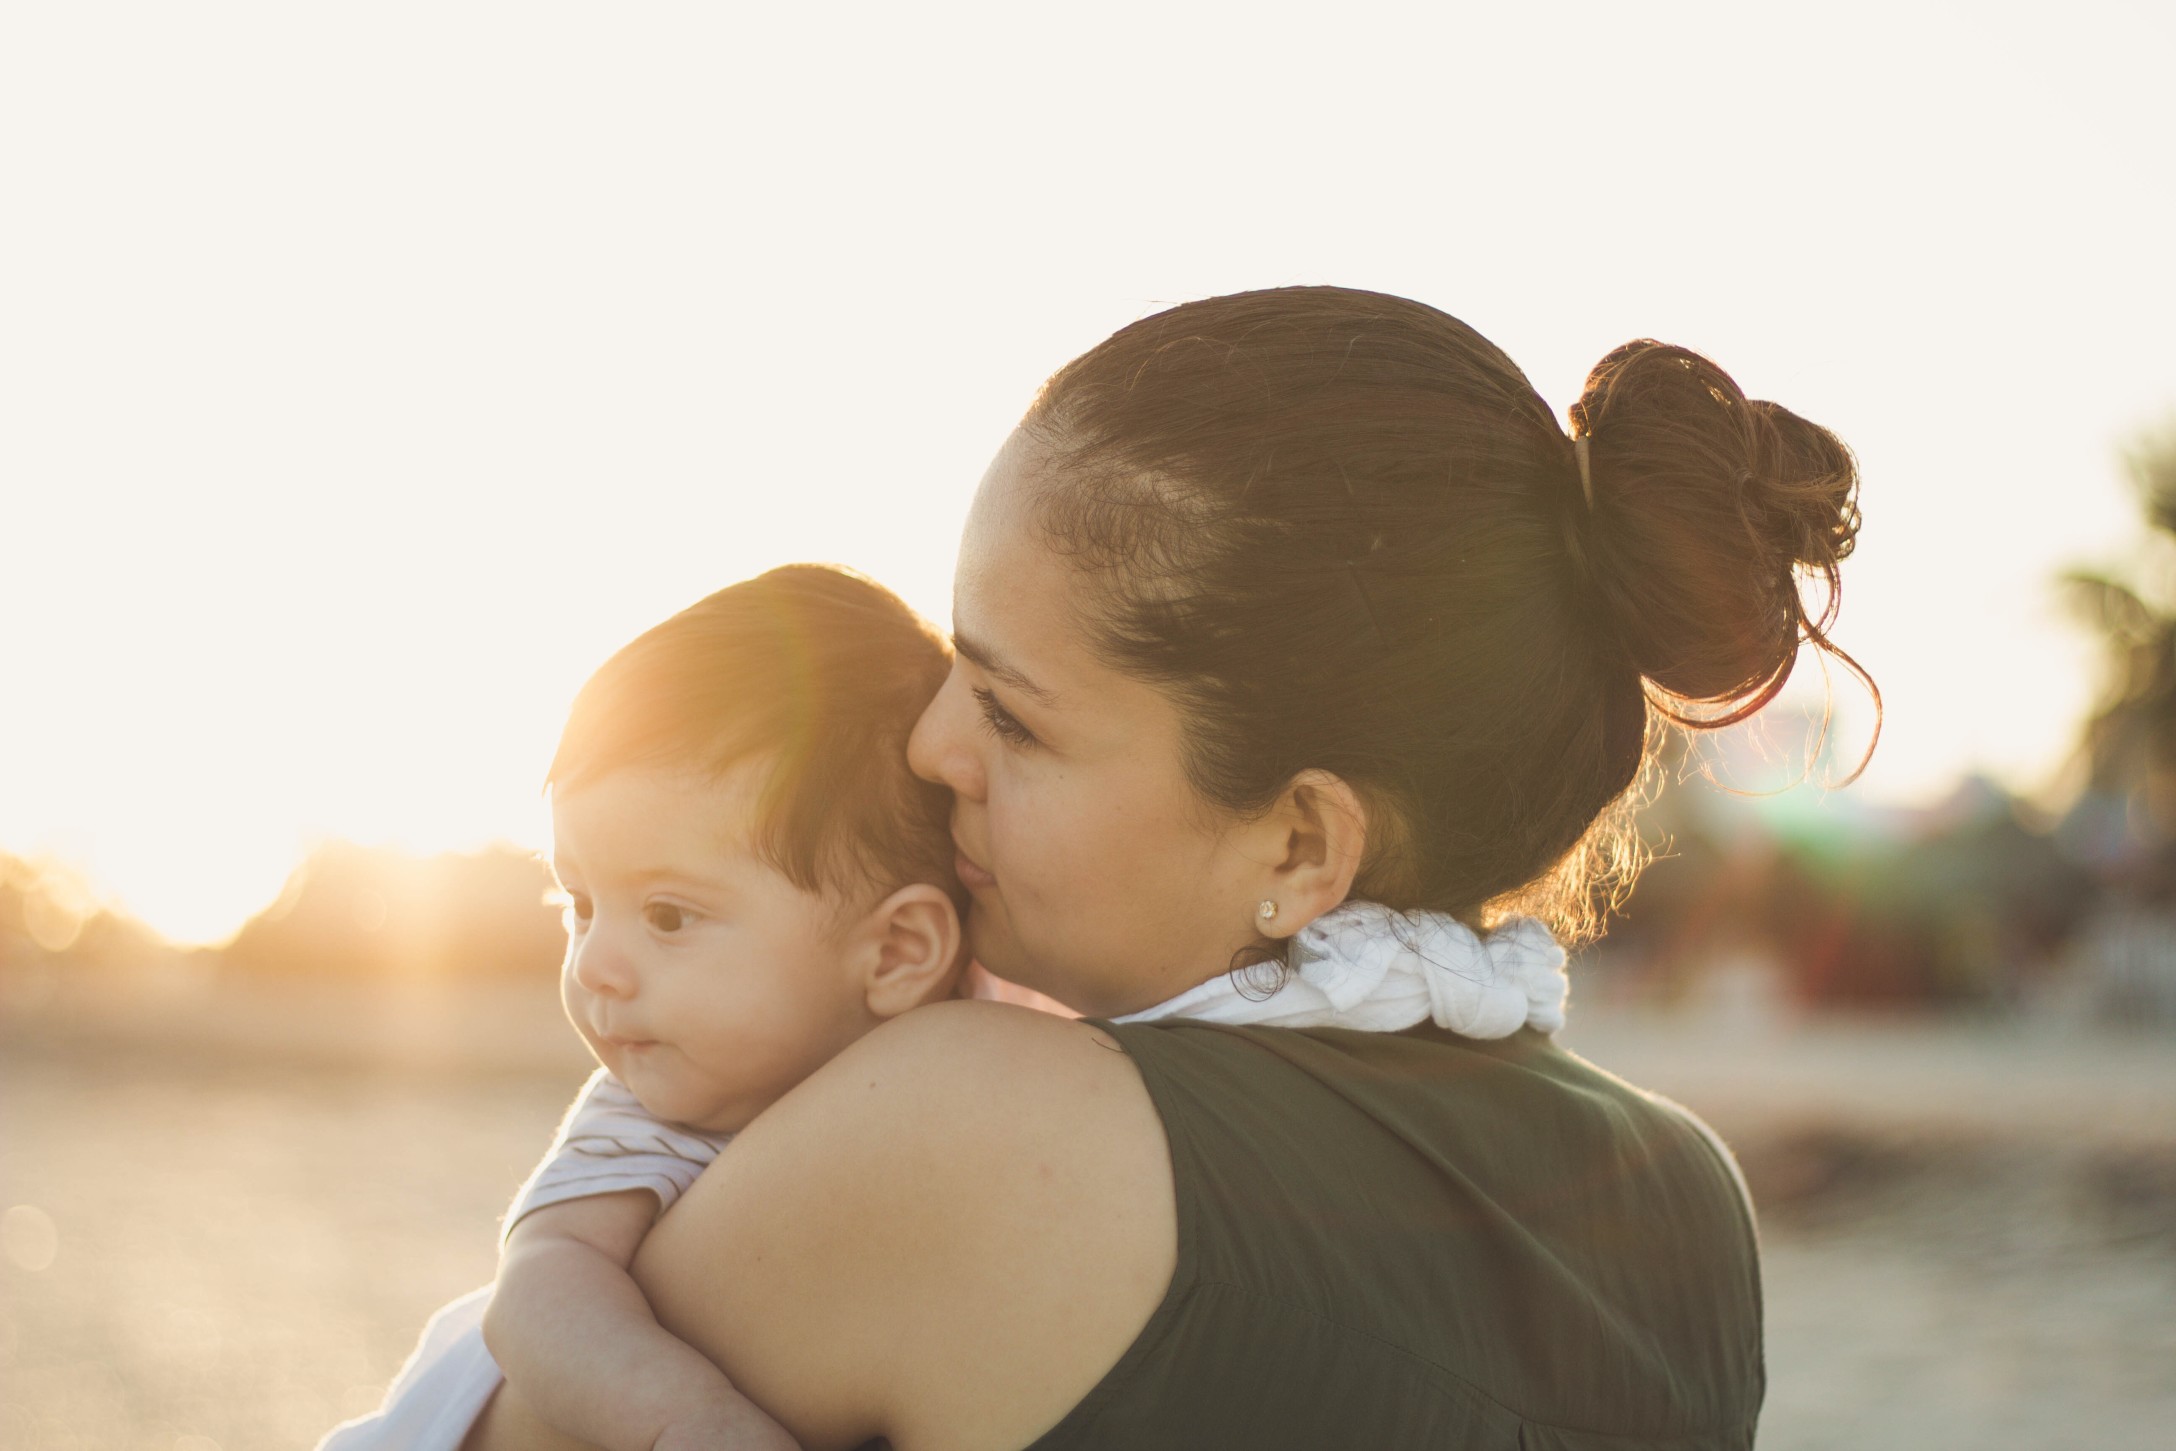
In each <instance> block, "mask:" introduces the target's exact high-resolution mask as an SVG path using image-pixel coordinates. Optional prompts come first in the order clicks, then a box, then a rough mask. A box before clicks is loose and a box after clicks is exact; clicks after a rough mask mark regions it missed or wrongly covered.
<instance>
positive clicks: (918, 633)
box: [546, 564, 964, 905]
mask: <svg viewBox="0 0 2176 1451" xmlns="http://www.w3.org/2000/svg"><path fill="white" fill-rule="evenodd" d="M950 668H951V655H950V650H949V649H948V647H947V646H946V644H945V642H944V639H943V637H942V636H941V635H939V634H938V633H937V632H936V631H935V630H933V629H932V628H931V627H930V626H929V625H928V624H927V623H926V622H925V621H923V620H922V619H921V617H920V616H918V615H916V614H915V613H914V611H912V610H910V609H908V608H907V606H906V604H905V603H904V602H902V601H901V600H900V599H899V597H898V596H896V595H894V594H893V593H892V592H891V591H889V590H887V589H885V588H884V587H883V586H882V585H880V584H878V583H876V581H874V580H872V579H869V578H867V577H865V576H863V575H860V574H856V573H854V572H853V571H852V570H848V569H842V568H840V567H838V566H836V565H823V564H789V565H785V566H783V567H782V568H779V569H773V570H771V571H769V572H767V573H765V574H760V575H758V576H756V577H755V578H754V579H749V580H743V581H741V582H740V583H739V584H735V585H729V586H727V587H726V588H725V589H722V590H719V591H718V592H717V593H716V594H714V595H711V596H710V597H709V598H707V599H704V600H702V601H700V602H698V603H696V604H693V605H690V606H689V607H688V608H687V609H684V610H682V611H681V612H680V613H679V614H677V615H674V616H673V617H672V618H671V619H669V620H667V621H665V622H664V623H663V624H661V625H658V626H656V627H654V628H653V629H650V630H648V631H646V632H644V633H643V634H642V635H640V636H638V637H637V638H636V639H635V640H633V641H632V642H631V643H629V644H628V645H626V646H624V647H623V648H622V649H620V650H619V652H618V653H616V654H614V655H613V656H612V658H611V659H609V660H607V661H605V663H604V664H603V665H602V666H600V667H599V668H598V670H597V673H596V674H594V675H592V676H591V677H590V678H589V681H588V683H587V684H585V685H584V686H583V687H582V689H581V691H580V693H579V694H577V695H576V696H575V698H574V706H573V708H572V710H570V711H569V712H568V715H567V725H566V729H565V730H564V731H563V732H562V733H561V734H560V738H559V749H558V751H557V752H556V753H555V754H554V755H553V756H552V764H551V770H550V771H549V772H548V773H547V776H546V784H547V785H548V786H550V787H551V788H553V789H556V790H565V789H568V788H570V787H573V786H576V785H579V784H580V783H581V782H583V781H585V780H593V779H595V778H596V777H598V776H602V775H604V774H606V773H608V772H611V771H616V770H622V769H626V768H628V767H650V768H659V767H663V768H679V769H685V770H690V771H694V772H698V773H702V774H706V775H722V774H724V773H725V772H726V771H728V770H730V769H731V768H732V767H734V766H736V765H738V764H739V763H741V762H743V761H746V760H749V759H752V758H755V757H758V756H763V755H770V756H772V757H773V758H774V762H773V765H772V768H771V772H770V776H769V778H768V780H767V781H766V782H765V784H764V788H763V794H762V796H761V798H760V800H759V803H758V806H757V812H756V831H755V845H756V850H757V852H758V854H759V855H760V856H761V857H762V859H763V860H764V861H766V862H768V863H769V864H770V865H771V866H773V867H775V868H777V869H778V871H779V872H781V873H782V874H784V876H785V877H786V878H787V879H788V880H789V881H791V882H793V883H794V884H795V885H796V886H798V887H800V888H801V889H802V890H804V891H810V892H815V891H820V890H823V889H826V888H829V889H832V890H834V891H846V892H860V891H862V890H865V889H867V888H870V887H874V888H877V889H879V890H881V891H885V892H889V891H892V890H895V889H897V888H899V887H902V886H906V885H908V884H910V883H914V882H930V883H934V884H936V885H938V886H941V887H943V888H944V889H945V890H946V891H948V892H950V893H952V894H953V897H954V900H955V901H959V902H961V903H962V904H963V905H964V896H963V894H962V892H961V889H960V886H959V883H958V881H957V879H956V878H955V877H954V875H953V871H952V862H953V845H952V836H951V826H950V822H951V809H952V796H951V793H950V792H948V791H946V790H945V789H944V788H943V787H941V786H933V785H931V784H929V783H928V782H926V781H922V780H920V779H918V778H917V777H916V776H915V775H914V774H913V772H911V771H909V770H908V769H907V736H908V733H909V732H911V731H912V730H913V729H914V722H915V720H916V719H917V718H918V717H919V716H920V715H921V713H922V707H923V706H925V705H927V704H928V703H929V700H930V697H931V696H933V695H935V694H936V692H937V687H938V686H939V685H941V684H942V683H943V682H944V677H945V673H946V672H947V671H948V670H949V669H950Z"/></svg>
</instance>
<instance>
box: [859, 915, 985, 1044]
mask: <svg viewBox="0 0 2176 1451" xmlns="http://www.w3.org/2000/svg"><path fill="white" fill-rule="evenodd" d="M852 950H853V952H854V954H855V956H856V958H857V960H858V965H859V967H860V969H861V971H862V974H863V976H862V986H863V991H864V993H865V995H866V998H867V1001H868V1004H869V1011H870V1012H871V1013H873V1014H875V1015H876V1016H877V1017H879V1018H896V1017H898V1016H899V1015H900V1014H901V1013H903V1012H905V1011H906V1010H907V1009H909V1008H916V1007H920V1006H921V1005H922V1004H923V1003H927V1002H934V1001H935V1000H936V999H938V998H942V997H949V996H951V993H952V986H953V983H954V981H955V980H956V979H957V978H958V976H959V966H960V914H959V909H958V908H956V907H954V906H953V905H952V898H951V897H950V896H949V895H947V894H946V893H945V891H944V890H943V889H942V888H941V887H933V886H930V885H929V884H928V883H926V882H917V883H914V884H913V885H911V886H905V887H901V888H900V889H899V890H898V891H896V892H894V893H892V894H891V895H890V896H889V897H886V898H885V899H884V900H883V901H881V902H879V903H877V904H876V906H875V907H873V908H871V909H870V911H869V914H868V915H867V916H866V917H864V918H863V919H862V921H861V926H860V928H859V929H858V930H857V931H856V933H855V941H854V946H853V949H852Z"/></svg>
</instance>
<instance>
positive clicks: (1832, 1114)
mask: <svg viewBox="0 0 2176 1451" xmlns="http://www.w3.org/2000/svg"><path fill="white" fill-rule="evenodd" d="M162 994H163V995H162ZM4 1000H5V1001H7V1002H8V1003H9V1004H11V1006H10V1007H9V1010H8V1012H7V1015H6V1016H5V1017H4V1018H0V1201H4V1204H5V1205H6V1206H8V1207H9V1210H10V1212H9V1213H8V1215H7V1217H6V1220H5V1222H4V1224H0V1448H5V1451H71V1448H86V1451H88V1448H98V1451H275V1448H294V1447H307V1446H308V1445H309V1444H310V1443H311V1442H312V1441H313V1440H314V1439H315V1437H316V1436H317V1435H318V1434H319V1433H320V1432H322V1431H323V1430H324V1428H325V1427H326V1426H327V1425H329V1424H330V1423H331V1422H333V1421H334V1420H336V1419H338V1418H339V1417H341V1416H343V1415H346V1414H351V1413H353V1412H355V1411H358V1410H361V1409H365V1408H367V1407H368V1406H369V1405H370V1404H371V1403H372V1402H373V1400H374V1399H375V1397H376V1394H377V1392H378V1390H379V1388H380V1387H382V1385H383V1383H384V1381H385V1380H386V1378H387V1377H388V1376H389V1375H390V1374H391V1372H392V1371H393V1369H394V1368H395V1367H396V1366H397V1364H398V1363H399V1361H400V1359H401V1357H402V1356H403V1354H404V1353H405V1352H406V1350H407V1348H408V1346H409V1344H410V1343H411V1341H412V1339H413V1336H414V1334H415V1331H416V1329H417V1328H418V1326H419V1325H420V1324H421V1322H422V1319H423V1317H424V1316H425V1315H426V1314H427V1313H428V1312H429V1310H430V1309H431V1308H432V1307H433V1306H435V1305H437V1304H438V1303H440V1302H441V1301H443V1300H444V1299H446V1298H448V1297H450V1296H451V1295H453V1294H455V1293H458V1292H459V1291H462V1290H464V1289H467V1288H469V1287H471V1286H472V1285H475V1284H478V1283H481V1282H482V1281H483V1280H484V1279H485V1278H487V1277H488V1276H489V1274H490V1271H491V1264H492V1253H493V1234H494V1228H495V1224H496V1219H497V1216H498V1214H499V1212H500V1211H501V1209H502V1208H503V1207H504V1205H505V1202H506V1200H507V1198H508V1196H509V1194H510V1193H511V1191H512V1190H513V1188H514V1186H515V1185H516V1184H517V1183H518V1182H519V1181H520V1179H521V1177H522V1175H523V1174H524V1173H525V1172H526V1171H527V1169H528V1167H529V1165H530V1163H531V1161H532V1160H533V1158H534V1156H535V1155H536V1154H537V1153H538V1151H539V1150H540V1148H541V1147H542V1145H543V1143H544V1141H545V1140H546V1139H547V1138H548V1136H549V1134H550V1131H551V1127H552V1125H553V1123H554V1121H555V1119H556V1117H557V1115H558V1113H559V1111H560V1109H561V1107H562V1106H563V1104H564V1102H565V1100H566V1098H567V1097H568V1095H569V1094H570V1093H571V1091H572V1089H573V1087H574V1086H575V1084H576V1083H578V1082H579V1080H580V1077H581V1072H582V1067H581V1060H580V1059H579V1057H578V1056H576V1055H575V1053H573V1052H572V1051H570V1050H569V1048H568V1046H567V1044H566V1043H565V1041H564V1040H562V1039H561V1038H559V1037H558V1036H557V1030H556V1029H555V1027H554V1026H553V1024H552V1019H551V1010H550V1004H549V1000H548V996H547V997H545V998H543V999H539V997H538V995H537V994H536V993H534V992H529V991H523V992H509V991H507V990H503V989H501V990H477V989H459V990H454V989H431V990H428V991H426V990H423V989H412V990H410V991H408V992H407V996H406V999H405V1002H406V1006H399V1005H397V1004H396V1005H393V1006H388V1004H387V1001H386V997H385V994H384V993H382V992H374V993H370V994H367V995H365V994H357V993H355V992H353V991H351V990H302V989H296V988H289V989H281V990H272V989H266V988H262V987H260V988H255V989H248V990H241V989H235V988H232V987H230V986H226V985H217V984H210V985H207V984H197V985H195V986H193V987H189V988H187V989H177V988H175V987H173V985H171V984H168V985H166V986H165V987H164V988H162V989H160V991H159V993H152V994H148V995H147V994H146V993H144V992H142V991H139V990H135V989H127V988H126V986H125V985H123V986H122V987H121V988H117V989H116V990H115V991H113V992H112V993H109V994H107V995H105V996H104V997H103V998H101V997H99V995H97V994H90V995H83V994H71V993H68V992H58V991H54V990H53V989H52V987H51V985H50V984H48V985H46V986H45V987H43V988H40V989H39V990H38V991H36V992H30V993H26V992H21V991H16V992H13V993H12V994H9V995H6V997H5V999H4ZM1571 1038H1572V1041H1573V1045H1574V1046H1575V1047H1577V1048H1579V1049H1580V1051H1582V1052H1585V1053H1586V1054H1587V1055H1588V1056H1590V1057H1592V1058H1594V1059H1595V1060H1596V1061H1598V1062H1601V1063H1602V1064H1604V1065H1605V1066H1608V1067H1611V1068H1614V1069H1616V1070H1618V1071H1620V1072H1623V1073H1624V1074H1625V1075H1626V1076H1627V1077H1630V1078H1632V1079H1634V1080H1635V1081H1637V1082H1641V1083H1644V1084H1648V1085H1651V1086H1653V1087H1656V1088H1658V1089H1660V1090H1662V1091H1666V1092H1669V1093H1671V1094H1672V1095H1673V1096H1675V1097H1678V1098H1680V1099H1682V1100H1683V1101H1686V1102H1688V1103H1690V1104H1691V1105H1692V1106H1694V1107H1695V1108H1697V1109H1699V1110H1700V1111H1701V1112H1703V1113H1705V1114H1707V1115H1708V1116H1709V1117H1710V1118H1711V1119H1713V1120H1715V1121H1716V1122H1717V1123H1718V1124H1719V1125H1720V1126H1721V1127H1722V1128H1723V1129H1724V1131H1725V1132H1726V1133H1727V1134H1729V1135H1730V1136H1731V1137H1732V1139H1733V1141H1734V1142H1735V1143H1737V1144H1738V1145H1739V1146H1740V1148H1741V1151H1742V1152H1743V1155H1744V1157H1745V1159H1746V1163H1747V1167H1748V1170H1749V1173H1750V1174H1751V1176H1752V1178H1753V1180H1754V1184H1755V1187H1756V1192H1757V1193H1758V1194H1759V1195H1760V1197H1761V1198H1762V1200H1763V1204H1764V1215H1765V1221H1764V1223H1765V1234H1766V1239H1767V1260H1766V1264H1767V1286H1768V1311H1769V1320H1768V1347H1769V1366H1770V1395H1769V1403H1768V1412H1767V1414H1766V1416H1765V1418H1764V1421H1763V1429H1762V1435H1761V1445H1762V1446H1763V1447H1764V1448H1769V1451H1810V1448H1825V1447H1837V1448H1877V1447H1898V1448H1907V1447H1908V1448H1914V1451H1919V1448H1929V1447H1949V1446H1958V1447H1964V1446H1970V1447H1975V1448H1987V1451H2009V1448H2043V1447H2045V1448H2056V1447H2075V1446H2093V1447H2095V1448H2100V1451H2123V1448H2140V1451H2144V1448H2154V1451H2166V1448H2169V1447H2171V1446H2176V1430H2172V1428H2176V1039H2172V1038H2170V1037H2168V1036H2160V1037H2150V1036H2096V1035H2092V1034H2085V1033H2079V1032H2068V1033H2062V1032H2044V1033H2026V1032H2020V1031H2018V1030H2016V1029H2010V1028H2002V1027H1993V1026H1988V1027H1979V1028H1973V1027H1969V1026H1964V1027H1960V1026H1949V1027H1928V1026H1919V1027H1910V1026H1865V1025H1859V1026H1849V1025H1813V1026H1799V1027H1795V1028H1794V1027H1786V1026H1782V1025H1778V1024H1774V1023H1770V1024H1767V1025H1765V1026H1762V1027H1759V1028H1757V1029H1748V1028H1747V1027H1746V1026H1745V1025H1742V1024H1741V1025H1731V1026H1729V1027H1728V1029H1727V1030H1725V1029H1724V1028H1723V1027H1721V1026H1719V1025H1717V1024H1716V1023H1713V1022H1706V1023H1687V1022H1682V1021H1657V1020H1645V1019H1640V1018H1636V1017H1625V1016H1622V1015H1618V1016H1590V1018H1589V1019H1588V1020H1587V1021H1585V1022H1575V1029H1574V1032H1573V1033H1572V1035H1571Z"/></svg>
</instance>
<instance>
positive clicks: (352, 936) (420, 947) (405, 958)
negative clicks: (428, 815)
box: [223, 842, 566, 980]
mask: <svg viewBox="0 0 2176 1451" xmlns="http://www.w3.org/2000/svg"><path fill="white" fill-rule="evenodd" d="M551 885H552V880H551V874H550V872H548V871H547V870H546V869H545V867H544V864H543V863H542V862H540V861H538V860H537V859H536V857H534V856H532V855H530V854H528V853H526V852H519V851H515V850H514V849H512V848H511V847H501V848H497V849H494V850H490V851H484V852H479V853H476V854H474V855H450V854H449V855H443V856H435V857H412V856H407V855H404V854H402V853H399V852H391V851H382V850H373V849H370V848H365V847H359V846H354V845H351V844H349V843H346V842H334V843H331V844H329V845H326V846H324V847H321V848H319V849H318V850H317V851H315V852H313V853H311V855H310V857H309V859H308V860H306V861H305V862H304V863H303V864H302V865H301V866H300V867H299V868H297V869H296V871H295V874H294V876H293V877H291V878H290V879H289V881H288V884H287V889H286V890H285V891H284V892H282V893H281V894H280V898H279V900H278V901H277V902H275V903H273V904H272V906H270V907H268V908H267V909H265V910H264V911H263V912H260V913H259V914H258V915H257V916H255V917H254V918H252V919H250V922H249V924H248V925H247V926H245V927H244V928H243V929H242V931H241V933H240V935H238V936H237V937H236V938H235V939H234V941H233V942H231V943H230V944H228V945H227V947H226V948H225V949H224V952H223V956H224V958H225V960H226V961H227V962H229V963H231V964H233V965H234V966H236V967H241V968H245V969H252V970H263V971H273V972H292V973H340V974H356V975H366V976H374V977H413V976H444V975H465V976H479V975H481V976H508V975H533V976H538V977H541V978H543V979H545V980H549V979H550V978H551V977H552V974H553V970H554V969H555V968H556V967H557V965H558V962H559V958H560V955H561V952H562V950H563V948H564V947H565V945H566V936H565V933H564V932H563V931H562V929H561V926H560V919H559V911H558V909H557V908H556V907H553V906H550V905H547V903H546V901H545V894H546V892H547V891H548V890H549V889H550V887H551Z"/></svg>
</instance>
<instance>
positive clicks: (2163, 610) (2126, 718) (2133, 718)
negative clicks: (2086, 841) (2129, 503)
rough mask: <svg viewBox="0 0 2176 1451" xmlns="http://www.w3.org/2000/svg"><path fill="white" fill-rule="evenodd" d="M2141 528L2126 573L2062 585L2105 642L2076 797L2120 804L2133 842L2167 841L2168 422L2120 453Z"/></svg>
mask: <svg viewBox="0 0 2176 1451" xmlns="http://www.w3.org/2000/svg"><path fill="white" fill-rule="evenodd" d="M2124 463H2125V466H2126V471H2127V472H2128V473H2129V475H2130V479H2131V485H2132V487H2133V489H2134V490H2135V492H2136V493H2137V496H2138V502H2139V506H2140V509H2141V511H2142V512H2143V513H2144V515H2145V522H2146V524H2147V525H2148V527H2149V528H2150V529H2151V531H2152V534H2151V536H2150V540H2149V545H2148V553H2147V558H2146V560H2145V561H2144V562H2143V564H2142V565H2141V567H2139V568H2137V569H2134V570H2131V571H2129V572H2128V573H2129V576H2130V577H2129V578H2125V577H2123V576H2122V575H2119V574H2116V573H2111V572H2107V571H2099V570H2088V569H2074V570H2070V571H2067V572H2065V573H2064V575H2063V576H2062V586H2063V590H2064V593H2065V595H2066V597H2067V598H2068V600H2069V603H2070V605H2071V607H2072V608H2073V610H2075V612H2076V613H2077V614H2078V615H2079V616H2080V617H2081V618H2082V619H2083V620H2084V621H2085V623H2086V624H2087V625H2089V626H2090V627H2091V628H2092V629H2094V630H2095V631H2097V632H2098V633H2099V635H2100V637H2101V640H2102V643H2103V645H2104V646H2105V652H2106V662H2107V664H2106V675H2105V678H2104V683H2103V686H2102V690H2101V695H2100V699H2099V701H2098V703H2097V704H2096V705H2095V706H2094V709H2093V713H2092V715H2091V716H2090V717H2088V718H2087V720H2086V723H2085V727H2084V730H2083V731H2082V732H2081V734H2080V738H2079V742H2078V756H2079V762H2078V764H2079V765H2080V766H2082V768H2083V774H2084V777H2085V783H2084V784H2085V790H2086V798H2087V799H2088V800H2092V799H2095V798H2097V799H2098V800H2100V801H2102V802H2106V803H2110V804H2115V803H2121V804H2122V805H2123V806H2124V807H2125V808H2126V810H2125V813H2124V814H2125V816H2126V817H2127V819H2128V823H2129V828H2130V834H2131V835H2132V838H2133V840H2136V841H2139V842H2141V843H2142V844H2144V843H2150V844H2151V845H2155V846H2158V845H2162V844H2166V843H2169V842H2172V841H2176V421H2172V422H2171V423H2170V424H2169V425H2168V426H2166V427H2164V428H2162V429H2161V430H2160V431H2158V432H2157V433H2153V434H2149V435H2147V436H2146V437H2144V438H2142V439H2141V440H2140V441H2139V442H2138V444H2137V445H2136V446H2134V447H2133V448H2131V449H2130V450H2129V451H2128V452H2127V453H2126V454H2125V457H2124Z"/></svg>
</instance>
